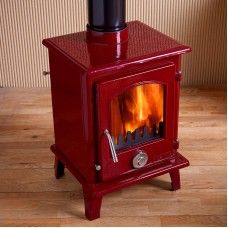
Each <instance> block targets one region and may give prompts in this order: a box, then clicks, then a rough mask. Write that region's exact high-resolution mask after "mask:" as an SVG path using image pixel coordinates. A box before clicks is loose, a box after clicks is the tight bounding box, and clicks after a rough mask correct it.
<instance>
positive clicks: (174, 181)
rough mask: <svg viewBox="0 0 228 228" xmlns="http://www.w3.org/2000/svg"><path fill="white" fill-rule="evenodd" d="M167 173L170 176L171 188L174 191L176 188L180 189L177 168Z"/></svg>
mask: <svg viewBox="0 0 228 228" xmlns="http://www.w3.org/2000/svg"><path fill="white" fill-rule="evenodd" d="M169 175H170V178H171V185H172V188H171V190H172V191H176V190H178V189H180V187H181V184H180V171H179V169H176V170H173V171H171V172H170V173H169Z"/></svg>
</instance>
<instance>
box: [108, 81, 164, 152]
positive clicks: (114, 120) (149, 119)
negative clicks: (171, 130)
mask: <svg viewBox="0 0 228 228" xmlns="http://www.w3.org/2000/svg"><path fill="white" fill-rule="evenodd" d="M163 103H164V86H163V85H162V84H155V83H150V84H143V85H137V86H134V87H132V88H130V89H128V90H127V91H125V92H124V93H122V94H120V95H118V96H116V97H114V98H113V99H112V100H111V134H112V139H113V142H114V146H115V149H117V150H118V149H121V148H124V147H129V146H134V145H136V144H139V143H144V142H146V141H149V140H155V139H158V138H161V137H163V132H164V126H163V113H164V110H163V107H164V104H163Z"/></svg>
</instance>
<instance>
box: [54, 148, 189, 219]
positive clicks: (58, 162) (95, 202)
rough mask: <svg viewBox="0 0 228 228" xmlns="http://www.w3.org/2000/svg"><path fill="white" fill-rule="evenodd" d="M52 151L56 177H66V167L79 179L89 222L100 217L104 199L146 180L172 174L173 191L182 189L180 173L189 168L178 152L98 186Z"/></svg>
mask: <svg viewBox="0 0 228 228" xmlns="http://www.w3.org/2000/svg"><path fill="white" fill-rule="evenodd" d="M51 150H52V151H53V152H54V154H55V176H56V178H57V179H58V178H60V177H61V176H63V175H64V165H65V167H66V168H68V169H69V171H70V172H71V173H72V174H73V175H74V176H75V177H76V178H77V180H78V181H79V182H80V183H81V185H82V188H83V195H84V203H85V216H86V217H87V218H88V219H89V220H94V219H96V218H99V217H100V208H101V203H102V197H103V196H104V195H105V194H107V193H109V192H113V191H115V190H118V189H121V188H124V187H127V186H129V185H132V184H136V183H140V182H143V181H145V180H148V179H151V178H153V177H157V176H160V175H163V174H166V173H169V174H170V178H171V186H172V187H171V190H174V191H175V190H178V189H180V187H181V185H180V172H179V170H180V169H181V168H184V167H186V166H189V161H188V160H187V159H186V158H185V157H183V156H182V155H181V154H179V153H178V152H176V153H174V155H173V156H172V158H171V159H166V160H163V161H160V162H158V163H156V164H154V165H153V166H152V167H149V168H147V169H146V168H145V169H142V170H138V171H137V172H136V173H134V174H132V173H131V174H126V175H122V176H120V177H119V178H116V179H113V180H111V181H107V182H100V183H96V184H91V183H87V182H86V181H85V179H84V178H83V177H82V176H81V174H80V173H79V172H78V171H77V170H76V169H75V167H73V166H72V164H71V162H70V161H68V160H66V158H65V157H64V155H63V153H61V151H60V150H58V149H57V148H56V146H55V145H52V146H51Z"/></svg>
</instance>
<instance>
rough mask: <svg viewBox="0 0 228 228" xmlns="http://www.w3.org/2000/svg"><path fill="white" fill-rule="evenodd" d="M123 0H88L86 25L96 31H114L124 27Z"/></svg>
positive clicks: (124, 3)
mask: <svg viewBox="0 0 228 228" xmlns="http://www.w3.org/2000/svg"><path fill="white" fill-rule="evenodd" d="M125 6H126V2H125V0H88V25H87V27H88V28H89V29H91V30H94V31H98V32H115V31H120V30H122V29H124V28H125V27H126V22H125Z"/></svg>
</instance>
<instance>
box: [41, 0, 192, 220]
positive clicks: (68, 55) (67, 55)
mask: <svg viewBox="0 0 228 228" xmlns="http://www.w3.org/2000/svg"><path fill="white" fill-rule="evenodd" d="M88 8H89V24H88V25H87V31H84V32H79V33H73V34H69V35H64V36H59V37H54V38H50V39H45V40H43V44H44V45H45V46H46V47H48V50H49V61H50V76H51V92H52V105H53V118H54V132H55V144H54V145H52V146H51V150H52V151H53V152H54V154H55V175H56V178H60V177H61V176H62V175H63V174H64V167H66V168H67V169H69V171H70V172H71V173H72V174H73V175H74V176H75V177H76V178H77V180H78V181H79V182H80V183H81V185H82V188H83V193H84V202H85V215H86V217H87V218H88V219H90V220H93V219H96V218H98V217H100V207H101V201H102V197H103V196H104V195H105V194H106V193H109V192H112V191H114V190H117V189H120V188H123V187H126V186H129V185H131V184H136V183H139V182H142V181H145V180H147V179H150V178H153V177H156V176H159V175H162V174H165V173H169V174H170V177H171V182H172V189H173V190H177V189H179V188H180V174H179V170H180V169H181V168H184V167H186V166H188V165H189V162H188V160H187V159H186V158H184V157H183V156H182V155H181V154H180V153H179V152H178V151H177V150H178V147H179V142H178V111H179V91H180V79H181V69H180V63H181V54H184V53H186V52H189V51H190V47H188V46H185V45H182V44H179V43H178V42H176V41H175V40H173V39H171V38H170V37H168V36H166V35H164V34H162V33H160V32H158V31H156V30H155V29H153V28H150V27H149V26H147V25H145V24H143V23H141V22H138V21H133V22H129V23H127V24H126V23H125V1H123V0H109V1H105V0H89V1H88ZM110 15H111V16H110Z"/></svg>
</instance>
